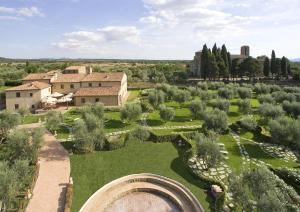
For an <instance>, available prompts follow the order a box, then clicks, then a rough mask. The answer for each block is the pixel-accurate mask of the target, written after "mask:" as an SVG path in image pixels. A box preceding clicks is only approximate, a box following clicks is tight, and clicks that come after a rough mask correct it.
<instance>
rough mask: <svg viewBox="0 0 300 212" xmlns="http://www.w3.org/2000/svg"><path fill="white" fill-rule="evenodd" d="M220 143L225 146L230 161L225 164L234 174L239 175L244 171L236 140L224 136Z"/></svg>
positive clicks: (221, 137) (229, 136)
mask: <svg viewBox="0 0 300 212" xmlns="http://www.w3.org/2000/svg"><path fill="white" fill-rule="evenodd" d="M220 142H222V143H224V144H225V148H226V151H228V160H225V162H226V163H227V165H228V166H229V167H230V168H231V169H232V170H233V171H234V172H236V173H237V174H239V173H240V172H241V169H242V158H241V157H242V155H241V153H240V150H239V147H238V145H237V144H236V142H235V140H234V138H233V137H232V136H231V135H222V136H220Z"/></svg>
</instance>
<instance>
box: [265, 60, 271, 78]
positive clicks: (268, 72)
mask: <svg viewBox="0 0 300 212" xmlns="http://www.w3.org/2000/svg"><path fill="white" fill-rule="evenodd" d="M269 75H270V59H269V58H268V57H266V59H265V61H264V76H265V77H268V76H269Z"/></svg>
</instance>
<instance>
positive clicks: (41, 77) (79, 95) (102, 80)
mask: <svg viewBox="0 0 300 212" xmlns="http://www.w3.org/2000/svg"><path fill="white" fill-rule="evenodd" d="M51 93H59V94H64V95H72V94H74V99H73V100H74V103H75V106H81V105H83V104H84V103H96V102H102V103H103V104H104V105H107V106H120V105H123V104H124V103H125V102H126V99H127V96H128V94H127V75H126V74H125V73H123V72H112V73H93V72H92V68H90V67H84V66H71V67H68V68H66V69H65V70H64V71H62V73H61V72H56V71H55V72H47V73H39V74H29V75H28V76H26V77H25V78H24V79H23V85H20V86H17V87H13V88H10V89H7V90H6V108H7V109H8V110H11V111H12V110H18V109H19V108H21V107H27V108H29V109H30V110H32V111H35V110H36V109H38V108H39V107H40V105H41V101H42V99H43V98H45V97H47V96H51Z"/></svg>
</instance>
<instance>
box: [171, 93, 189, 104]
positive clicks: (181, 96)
mask: <svg viewBox="0 0 300 212" xmlns="http://www.w3.org/2000/svg"><path fill="white" fill-rule="evenodd" d="M190 96H191V94H190V92H189V91H187V90H178V91H177V92H176V93H175V97H174V99H175V101H176V102H178V103H183V102H187V101H188V100H189V99H190Z"/></svg>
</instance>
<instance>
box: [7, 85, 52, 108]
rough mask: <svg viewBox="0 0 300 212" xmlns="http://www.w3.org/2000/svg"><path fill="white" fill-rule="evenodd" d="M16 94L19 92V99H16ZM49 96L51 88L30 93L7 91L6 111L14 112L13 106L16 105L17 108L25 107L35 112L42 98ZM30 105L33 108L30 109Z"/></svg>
mask: <svg viewBox="0 0 300 212" xmlns="http://www.w3.org/2000/svg"><path fill="white" fill-rule="evenodd" d="M17 92H20V97H16V93H17ZM30 93H32V97H31V96H30ZM50 94H51V88H50V89H49V88H45V89H43V90H32V91H7V92H6V109H7V110H9V111H15V105H16V104H18V105H19V108H22V107H25V108H28V109H29V110H31V111H35V110H36V109H38V108H40V106H41V100H42V98H43V97H45V96H48V95H50ZM32 105H34V108H32Z"/></svg>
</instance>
